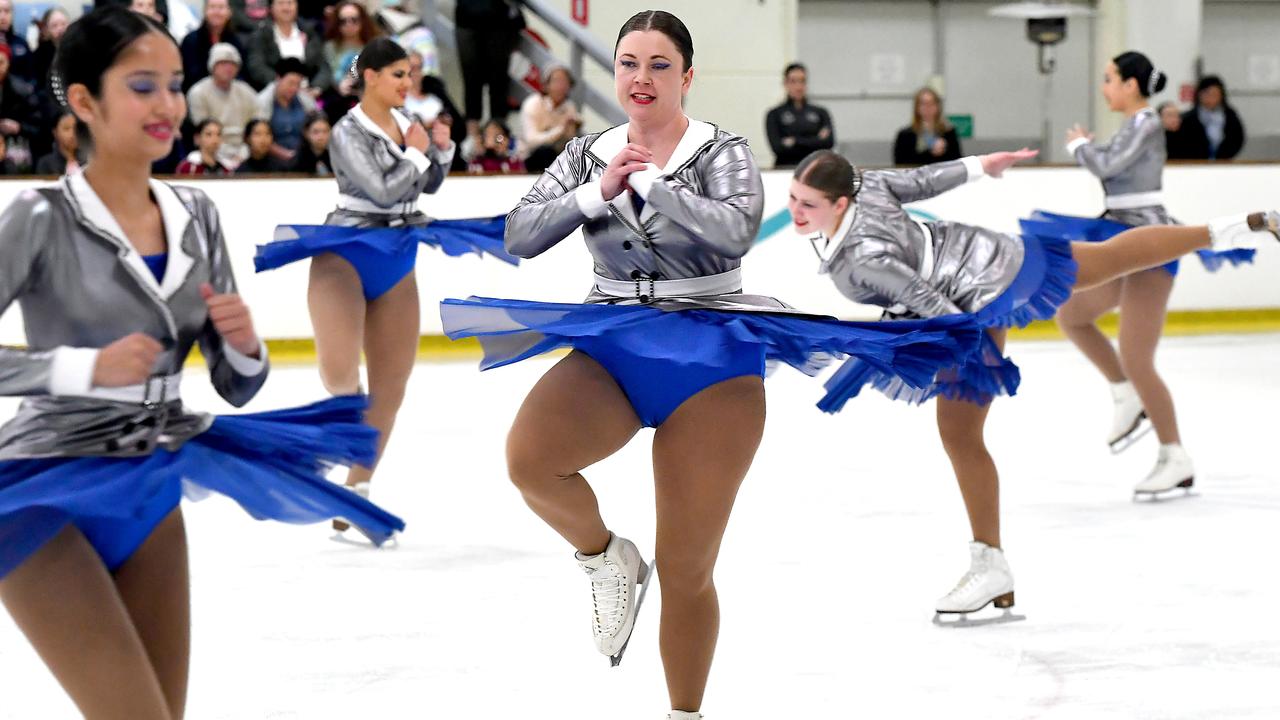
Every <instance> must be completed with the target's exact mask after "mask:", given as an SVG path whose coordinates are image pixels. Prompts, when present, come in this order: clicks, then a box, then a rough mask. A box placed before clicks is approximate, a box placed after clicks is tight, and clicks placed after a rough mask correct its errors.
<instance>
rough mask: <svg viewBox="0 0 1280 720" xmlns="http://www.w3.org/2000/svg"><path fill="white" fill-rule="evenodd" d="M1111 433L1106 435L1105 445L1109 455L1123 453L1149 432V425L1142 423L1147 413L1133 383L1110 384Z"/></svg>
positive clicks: (1126, 381)
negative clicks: (1111, 406) (1109, 449)
mask: <svg viewBox="0 0 1280 720" xmlns="http://www.w3.org/2000/svg"><path fill="white" fill-rule="evenodd" d="M1111 401H1112V403H1113V409H1112V416H1111V433H1110V434H1109V435H1107V445H1109V446H1110V447H1111V453H1112V454H1113V455H1114V454H1117V453H1120V452H1123V451H1125V450H1126V449H1128V448H1129V446H1130V445H1132V444H1134V443H1135V442H1137V441H1138V439H1139V438H1141V437H1142V436H1143V435H1146V434H1147V432H1148V431H1150V430H1151V423H1144V422H1143V421H1144V420H1146V419H1147V413H1146V411H1145V410H1143V409H1142V399H1141V398H1139V397H1138V391H1137V390H1136V389H1134V387H1133V383H1131V382H1129V381H1128V380H1124V381H1122V382H1118V383H1111Z"/></svg>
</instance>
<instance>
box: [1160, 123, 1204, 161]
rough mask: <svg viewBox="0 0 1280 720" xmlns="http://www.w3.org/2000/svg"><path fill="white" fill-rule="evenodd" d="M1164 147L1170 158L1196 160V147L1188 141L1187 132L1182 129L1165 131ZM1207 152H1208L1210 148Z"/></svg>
mask: <svg viewBox="0 0 1280 720" xmlns="http://www.w3.org/2000/svg"><path fill="white" fill-rule="evenodd" d="M1164 148H1165V152H1167V153H1168V156H1169V159H1170V160H1194V159H1195V157H1196V153H1195V148H1193V147H1191V143H1189V142H1187V134H1186V133H1184V132H1182V130H1181V129H1180V130H1178V132H1169V131H1168V130H1165V131H1164ZM1205 152H1206V154H1207V153H1208V150H1207V149H1206V150H1205Z"/></svg>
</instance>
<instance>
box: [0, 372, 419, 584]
mask: <svg viewBox="0 0 1280 720" xmlns="http://www.w3.org/2000/svg"><path fill="white" fill-rule="evenodd" d="M365 406H366V401H365V399H364V398H363V397H358V396H351V397H339V398H332V399H329V400H325V401H323V402H318V403H315V404H312V405H308V406H305V407H300V408H292V409H288V410H275V411H271V412H263V413H253V414H246V415H222V416H219V417H217V418H215V419H214V421H213V423H212V425H211V426H210V427H209V429H208V430H206V431H204V432H203V433H201V434H199V435H197V436H195V437H193V438H191V439H190V440H188V441H187V442H186V443H185V444H183V445H182V446H181V447H179V448H178V449H176V450H165V449H160V448H157V449H156V450H155V451H154V452H153V453H152V454H150V455H146V456H140V457H129V458H115V457H112V458H108V457H60V458H39V459H29V460H9V461H4V462H0V577H3V576H4V575H6V574H8V573H9V572H10V571H12V570H13V569H14V568H16V567H17V566H18V565H20V564H21V563H22V562H23V560H25V559H26V558H27V557H28V556H30V555H31V554H32V553H33V552H35V551H36V550H38V549H39V548H40V547H41V546H42V545H44V543H46V542H48V541H49V540H50V539H52V538H53V537H54V536H55V535H57V534H58V533H59V532H60V531H61V530H62V529H63V528H65V527H66V526H67V525H74V526H76V527H77V528H79V529H80V530H81V532H82V533H83V534H84V535H85V537H86V538H87V539H88V540H89V542H90V543H91V544H92V545H93V547H94V548H95V549H96V550H97V551H98V553H99V555H100V556H101V557H102V560H103V563H104V564H105V565H106V566H107V567H108V569H110V570H113V571H114V570H116V569H118V568H119V567H120V566H121V565H122V564H123V563H124V562H125V561H126V560H128V558H129V557H130V556H131V555H132V554H133V553H134V551H136V550H137V549H138V547H140V546H141V545H142V543H143V542H144V541H145V540H146V538H147V537H148V536H149V535H150V534H151V531H152V530H153V529H154V528H155V527H156V525H157V524H159V523H160V521H161V520H163V519H164V518H165V517H166V516H167V515H168V514H169V513H170V512H172V511H173V509H174V508H176V507H177V506H178V503H179V501H180V500H181V499H182V497H183V495H184V494H185V495H186V496H187V497H189V498H193V499H199V498H201V497H204V496H206V495H208V494H209V493H218V494H220V495H225V496H227V497H229V498H231V499H233V500H235V501H236V502H237V503H239V505H240V506H241V507H242V508H243V509H244V510H245V512H247V513H249V515H251V516H252V517H254V518H256V519H259V520H276V521H279V522H287V523H299V524H301V523H315V522H322V521H324V520H328V519H331V518H338V517H341V518H345V519H346V520H348V521H350V522H351V524H352V525H354V526H356V527H358V528H360V529H361V530H362V531H363V532H364V533H365V534H366V535H367V536H368V537H369V538H370V539H371V540H372V541H373V542H375V543H378V544H381V543H382V542H384V541H386V540H387V539H388V538H390V537H391V535H392V534H394V533H395V532H398V531H400V530H403V529H404V521H402V520H401V519H400V518H398V517H396V516H395V515H392V514H390V513H388V512H386V511H384V510H382V509H381V508H379V507H378V506H377V505H374V504H373V503H371V502H369V501H368V500H365V499H364V498H362V497H360V496H358V495H356V494H355V493H352V492H350V491H348V490H346V489H345V488H343V487H342V486H340V485H336V484H334V483H331V482H329V481H328V480H326V479H325V477H324V475H325V473H326V472H327V471H328V470H330V469H332V468H333V467H334V466H335V465H353V464H359V465H369V464H371V463H372V462H373V460H374V457H375V454H376V447H377V431H376V430H374V429H373V428H371V427H369V426H367V425H365V424H364V423H363V420H362V416H363V413H364V409H365Z"/></svg>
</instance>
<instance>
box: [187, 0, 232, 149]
mask: <svg viewBox="0 0 1280 720" xmlns="http://www.w3.org/2000/svg"><path fill="white" fill-rule="evenodd" d="M219 43H225V44H227V45H230V46H232V47H234V48H235V49H236V54H237V56H238V58H243V57H244V45H243V44H242V43H241V42H240V38H239V36H238V35H236V33H235V31H234V30H233V29H232V27H231V5H230V3H228V1H227V0H205V3H204V22H202V23H200V27H198V28H196V29H195V30H192V31H191V32H190V33H188V34H187V36H186V37H184V38H183V39H182V73H183V78H182V87H183V88H184V89H186V90H190V89H191V86H192V85H195V84H196V83H197V82H199V81H201V80H203V79H205V78H206V77H209V73H210V72H212V70H211V69H210V68H211V66H210V64H209V52H210V51H211V50H212V49H213V47H214V46H215V45H218V44H219ZM236 65H237V67H238V68H243V67H244V61H243V60H242V59H238V60H237V61H236ZM237 72H239V70H237ZM243 124H244V123H236V124H235V125H234V127H241V126H243Z"/></svg>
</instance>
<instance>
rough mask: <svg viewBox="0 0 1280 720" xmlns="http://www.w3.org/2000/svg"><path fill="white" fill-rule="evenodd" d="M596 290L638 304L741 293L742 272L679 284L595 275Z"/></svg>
mask: <svg viewBox="0 0 1280 720" xmlns="http://www.w3.org/2000/svg"><path fill="white" fill-rule="evenodd" d="M596 289H597V290H599V291H600V292H602V293H604V294H605V295H610V296H613V297H619V298H637V299H640V300H651V299H654V298H676V297H698V296H702V295H724V294H726V293H732V292H738V291H739V290H741V289H742V268H734V269H732V270H730V271H729V272H722V273H720V274H718V275H703V276H701V277H694V278H682V279H680V280H651V279H649V278H646V277H640V278H637V279H635V280H613V279H611V278H607V277H601V276H599V275H596Z"/></svg>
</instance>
